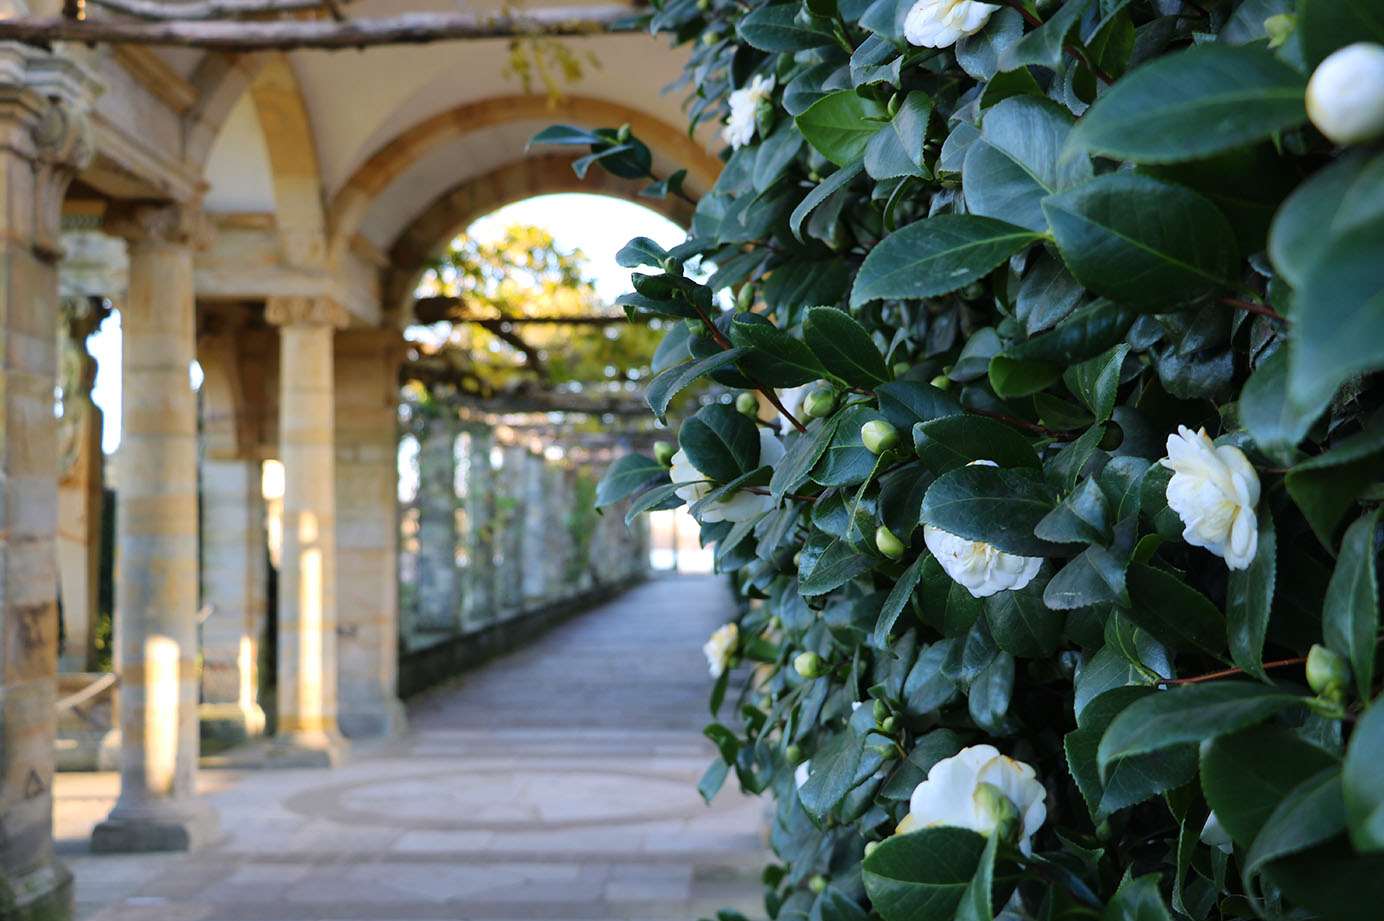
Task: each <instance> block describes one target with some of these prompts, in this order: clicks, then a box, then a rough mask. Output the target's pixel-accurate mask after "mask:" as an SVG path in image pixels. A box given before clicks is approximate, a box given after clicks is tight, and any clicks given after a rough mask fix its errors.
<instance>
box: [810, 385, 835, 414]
mask: <svg viewBox="0 0 1384 921" xmlns="http://www.w3.org/2000/svg"><path fill="white" fill-rule="evenodd" d="M835 408H836V391H834V390H832V389H831V388H830V387H818V388H816V389H814V390H812V391H811V392H809V393H808V395H807V396H806V397H804V398H803V413H804V414H805V415H806V416H807V417H808V418H809V419H820V418H821V417H823V416H829V415H831V411H832V410H833V409H835Z"/></svg>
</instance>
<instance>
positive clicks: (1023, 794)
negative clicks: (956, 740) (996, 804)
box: [898, 745, 1048, 854]
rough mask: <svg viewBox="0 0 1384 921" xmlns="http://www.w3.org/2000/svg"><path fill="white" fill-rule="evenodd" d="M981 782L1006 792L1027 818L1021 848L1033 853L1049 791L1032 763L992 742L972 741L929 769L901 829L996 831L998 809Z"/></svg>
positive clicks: (1045, 811)
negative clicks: (990, 804) (1002, 751)
mask: <svg viewBox="0 0 1384 921" xmlns="http://www.w3.org/2000/svg"><path fill="white" fill-rule="evenodd" d="M981 784H990V785H991V786H992V787H995V788H996V789H998V790H999V791H1000V792H1001V793H1003V794H1004V795H1005V796H1006V797H1007V798H1008V799H1009V801H1010V802H1011V803H1013V804H1014V809H1015V811H1016V812H1017V813H1018V815H1019V817H1020V818H1021V819H1022V821H1023V828H1022V830H1021V831H1020V833H1019V849H1020V850H1021V851H1023V852H1024V853H1025V854H1030V853H1032V852H1033V840H1032V839H1033V835H1034V833H1035V832H1037V831H1038V829H1039V828H1040V827H1041V826H1042V824H1043V820H1044V819H1046V818H1047V817H1048V807H1047V802H1046V800H1047V791H1046V790H1044V789H1043V785H1042V784H1041V783H1039V782H1038V779H1037V773H1036V772H1035V771H1034V770H1033V767H1032V765H1028V764H1025V763H1024V762H1022V761H1015V760H1014V759H1013V758H1009V757H1006V756H1004V755H1001V754H1000V753H999V752H998V751H997V750H996V749H995V747H994V746H993V745H972V746H970V747H969V748H963V749H961V751H959V752H957V753H956V754H955V755H952V756H951V757H950V758H943V759H942V760H941V761H939V762H937V763H936V764H934V765H933V766H932V770H930V771H928V774H927V780H924V781H923V782H922V783H920V784H918V786H917V787H915V788H914V789H913V795H912V796H911V797H910V798H909V801H908V815H907V816H906V817H905V818H904V820H903V821H902V822H900V823H899V827H898V833H899V834H904V833H907V832H910V831H918V830H920V829H923V828H936V827H938V826H950V827H952V828H969V829H970V830H971V831H974V832H979V833H980V834H982V835H988V834H990V833H991V832H993V831H994V830H995V824H996V817H995V815H994V812H993V810H991V809H988V808H986V807H985V805H984V804H983V802H982V801H981V800H982V799H983V794H982V795H981V796H978V795H977V791H978V789H979V787H980V785H981Z"/></svg>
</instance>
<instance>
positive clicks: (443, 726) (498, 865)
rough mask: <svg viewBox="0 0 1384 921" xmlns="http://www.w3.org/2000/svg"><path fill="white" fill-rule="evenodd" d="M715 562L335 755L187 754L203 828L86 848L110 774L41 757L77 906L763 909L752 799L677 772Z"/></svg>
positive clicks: (329, 912) (694, 768)
mask: <svg viewBox="0 0 1384 921" xmlns="http://www.w3.org/2000/svg"><path fill="white" fill-rule="evenodd" d="M730 610H731V598H730V596H729V593H728V591H727V589H726V587H725V586H724V584H723V582H722V581H721V580H720V579H718V578H713V577H680V578H668V579H660V580H655V581H652V582H649V583H646V584H645V585H642V586H640V587H638V588H635V589H633V590H632V591H630V592H628V593H626V594H625V595H623V596H622V597H620V598H618V599H616V600H615V601H613V602H611V603H609V604H607V605H604V606H603V607H601V608H598V609H596V610H593V611H591V612H588V613H586V614H584V615H581V616H580V617H578V618H576V619H574V620H571V621H568V622H567V623H566V624H563V625H561V626H558V627H557V628H555V629H553V630H552V631H551V632H549V633H548V634H546V635H544V636H543V637H541V638H540V639H538V640H537V641H536V642H535V643H533V644H532V645H531V646H529V647H527V648H525V649H523V650H521V651H519V652H516V653H514V654H512V655H510V656H507V657H505V658H502V659H497V660H495V661H493V662H491V663H489V664H488V665H486V666H484V667H482V668H480V669H478V670H476V671H473V672H470V673H467V674H466V675H464V676H462V677H461V678H460V679H459V680H458V681H457V682H456V683H455V684H453V685H451V686H448V687H446V688H443V689H439V690H436V691H434V692H432V693H430V694H429V695H425V696H424V698H423V699H420V700H417V701H415V702H413V704H412V705H411V706H410V712H409V718H410V725H411V729H410V731H409V733H408V734H407V735H406V736H404V737H402V738H399V739H395V740H392V741H390V742H388V743H385V744H375V745H370V746H364V745H357V746H356V747H355V748H353V750H352V752H351V756H350V758H349V760H348V762H347V763H346V764H345V765H343V766H341V767H338V768H336V769H334V770H301V769H299V770H238V771H236V770H204V771H202V773H201V784H202V787H203V788H204V790H205V795H206V797H207V799H208V800H209V801H210V802H211V803H212V804H213V805H214V806H215V808H216V810H217V812H218V814H219V816H220V822H221V829H222V833H223V837H222V840H221V841H220V842H219V843H217V844H216V845H215V846H212V847H210V848H207V849H204V850H201V851H197V852H194V853H192V854H160V855H129V856H126V855H120V856H97V855H93V854H91V853H90V852H89V850H88V848H87V840H88V838H89V835H90V833H91V827H92V826H93V825H94V824H95V823H96V822H98V821H100V819H101V818H102V817H103V816H104V815H105V813H106V812H107V811H108V810H109V808H110V805H111V803H112V802H114V798H115V793H116V778H115V776H114V775H111V774H64V775H59V779H58V783H57V787H56V794H57V805H56V815H55V830H56V835H57V838H58V843H59V849H60V851H61V853H62V854H63V857H64V859H65V860H66V861H67V863H68V865H69V867H71V869H72V870H73V872H74V874H75V876H76V893H77V896H76V897H77V903H78V917H79V918H83V919H91V921H442V919H467V921H520V919H551V921H559V919H570V921H576V919H609V921H614V919H641V921H643V919H648V921H654V919H664V918H667V919H673V918H676V919H695V918H701V917H711V916H713V915H714V913H715V911H716V910H717V909H719V908H722V907H734V908H738V909H739V910H741V911H744V912H745V913H747V914H749V915H750V916H751V917H757V916H762V914H763V910H762V904H761V902H760V898H759V893H760V887H759V883H758V874H759V871H760V868H761V867H762V866H763V863H764V861H765V860H766V857H767V854H766V852H765V849H764V845H763V834H762V826H763V818H762V817H763V813H762V811H761V805H760V803H759V802H758V801H757V800H753V799H749V798H744V797H741V796H739V795H738V793H736V792H735V791H734V790H732V789H730V788H731V787H733V786H734V785H733V783H732V784H728V786H727V789H726V790H724V791H723V792H722V794H721V796H720V797H719V798H718V799H717V800H716V802H715V803H714V804H713V805H712V806H710V807H708V806H706V805H705V804H703V803H702V801H701V799H700V798H699V797H698V795H697V793H696V789H695V787H696V782H697V779H698V777H699V776H700V775H701V772H702V770H703V769H704V768H705V767H706V764H707V762H708V760H709V759H710V757H711V756H712V749H711V746H710V744H709V743H707V742H706V741H705V740H704V739H702V737H701V735H700V730H701V726H702V725H703V723H704V722H705V721H706V717H707V711H706V703H705V701H706V696H707V692H708V690H709V683H708V682H709V679H708V678H707V676H706V670H705V665H704V662H703V659H702V655H701V651H700V646H701V644H702V642H704V640H705V638H706V636H707V634H709V633H710V632H711V630H712V629H714V628H715V627H716V626H717V625H718V624H719V623H721V621H723V620H724V619H725V618H726V616H727V614H728V613H729V612H730Z"/></svg>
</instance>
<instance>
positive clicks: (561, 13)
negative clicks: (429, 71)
mask: <svg viewBox="0 0 1384 921" xmlns="http://www.w3.org/2000/svg"><path fill="white" fill-rule="evenodd" d="M639 12H640V11H639V10H636V9H633V8H631V7H627V6H595V7H569V8H565V9H546V10H532V11H528V12H524V13H512V14H511V13H500V14H494V15H476V14H473V13H406V14H404V15H401V16H387V17H379V18H372V19H351V20H347V21H345V22H336V21H330V20H299V19H277V20H269V21H248V22H247V21H239V20H212V21H206V22H190V21H168V22H131V21H126V20H118V19H106V18H97V19H84V20H72V19H63V18H61V17H19V18H15V19H5V20H0V41H20V42H29V43H36V44H48V43H51V42H59V41H63V42H85V43H88V44H107V45H164V46H170V47H181V48H207V49H216V50H219V51H268V50H274V51H289V50H293V49H297V48H317V49H324V50H339V49H343V48H369V47H373V46H378V45H407V44H426V43H428V42H441V41H461V40H468V39H486V38H522V37H538V36H554V37H556V36H564V35H599V34H603V33H607V32H617V31H622V30H623V28H622V23H624V22H626V21H628V20H630V19H631V17H634V16H637V15H638V14H639Z"/></svg>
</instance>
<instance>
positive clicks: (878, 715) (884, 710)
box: [870, 700, 889, 723]
mask: <svg viewBox="0 0 1384 921" xmlns="http://www.w3.org/2000/svg"><path fill="white" fill-rule="evenodd" d="M870 714H871V715H872V716H874V718H875V722H876V723H882V722H884V720H885V719H886V718H888V716H889V705H888V704H886V703H885V702H884V701H882V700H877V701H875V702H874V703H873V704H872V705H871V706H870Z"/></svg>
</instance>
